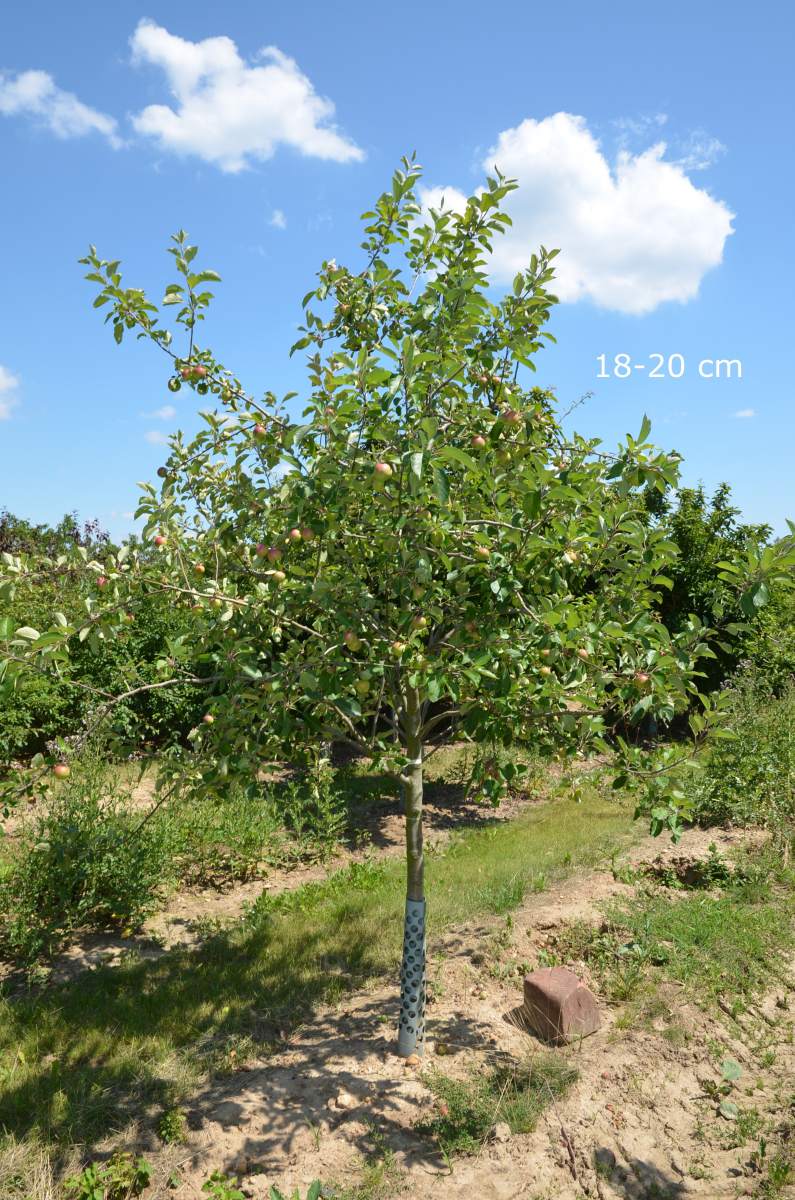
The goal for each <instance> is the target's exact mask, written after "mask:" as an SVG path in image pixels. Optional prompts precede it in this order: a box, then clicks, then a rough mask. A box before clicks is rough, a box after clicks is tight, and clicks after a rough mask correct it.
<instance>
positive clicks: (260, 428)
mask: <svg viewBox="0 0 795 1200" xmlns="http://www.w3.org/2000/svg"><path fill="white" fill-rule="evenodd" d="M267 432H268V431H267V429H266V428H265V426H264V425H255V426H254V437H255V438H264V437H265V434H266V433H267Z"/></svg>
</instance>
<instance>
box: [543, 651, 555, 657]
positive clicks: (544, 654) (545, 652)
mask: <svg viewBox="0 0 795 1200" xmlns="http://www.w3.org/2000/svg"><path fill="white" fill-rule="evenodd" d="M551 653H552V651H551V650H542V651H541V657H542V658H549V656H550V654H551Z"/></svg>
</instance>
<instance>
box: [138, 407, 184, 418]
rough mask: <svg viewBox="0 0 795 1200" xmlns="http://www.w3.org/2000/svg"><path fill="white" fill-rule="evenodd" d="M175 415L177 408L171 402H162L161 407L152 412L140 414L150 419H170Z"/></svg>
mask: <svg viewBox="0 0 795 1200" xmlns="http://www.w3.org/2000/svg"><path fill="white" fill-rule="evenodd" d="M176 415H177V410H176V409H175V408H174V405H173V404H164V405H163V407H162V408H156V409H155V411H154V412H150V413H143V414H142V416H144V417H148V418H149V419H150V420H151V421H171V420H172V419H173V418H174V417H175V416H176Z"/></svg>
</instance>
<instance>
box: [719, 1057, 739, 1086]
mask: <svg viewBox="0 0 795 1200" xmlns="http://www.w3.org/2000/svg"><path fill="white" fill-rule="evenodd" d="M720 1071H721V1075H722V1076H723V1078H724V1079H726V1080H728V1082H730V1083H733V1082H734V1080H735V1079H739V1078H740V1076H741V1075H742V1073H743V1069H742V1067H741V1066H740V1064H739V1063H738V1062H735V1061H734V1059H733V1058H724V1060H723V1062H722V1063H721V1068H720Z"/></svg>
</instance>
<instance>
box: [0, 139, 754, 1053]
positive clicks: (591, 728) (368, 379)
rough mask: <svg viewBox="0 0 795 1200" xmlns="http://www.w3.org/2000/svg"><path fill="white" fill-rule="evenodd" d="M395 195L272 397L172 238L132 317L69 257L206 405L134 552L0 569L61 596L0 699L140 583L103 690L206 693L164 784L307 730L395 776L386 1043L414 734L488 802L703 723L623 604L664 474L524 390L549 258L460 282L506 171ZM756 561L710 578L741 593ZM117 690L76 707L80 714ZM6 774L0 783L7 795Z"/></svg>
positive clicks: (117, 322) (644, 624)
mask: <svg viewBox="0 0 795 1200" xmlns="http://www.w3.org/2000/svg"><path fill="white" fill-rule="evenodd" d="M418 180H419V169H418V167H417V166H416V165H415V163H414V162H413V161H404V163H403V165H402V169H400V170H398V171H397V172H396V173H395V175H394V178H393V180H392V186H391V188H390V190H388V191H387V192H385V193H384V194H383V195H382V196H381V197H380V198H379V199H378V201H377V203H376V205H375V207H374V209H373V210H372V211H371V212H368V213H366V214H365V216H364V225H365V228H364V241H363V243H362V251H363V262H362V264H361V265H360V266H359V267H358V269H356V270H354V269H349V268H347V267H345V266H341V265H338V264H337V263H336V262H334V261H327V262H324V263H323V266H322V269H321V270H320V272H319V275H318V280H317V284H316V286H315V287H314V288H313V289H312V290H311V291H310V292H309V293H308V295H307V296H306V297H305V298H304V302H303V313H304V317H303V325H302V327H301V336H300V338H299V340H298V341H297V343H296V345H295V346H294V347H293V351H294V352H305V354H306V364H307V374H306V388H305V390H304V391H303V393H302V395H301V397H300V403H299V400H298V397H297V396H296V395H294V394H293V395H289V396H285V397H283V398H281V399H279V398H277V397H276V396H275V395H274V394H273V393H271V392H265V393H264V395H259V396H254V395H251V394H250V393H249V392H248V391H246V390H245V388H244V386H243V384H242V382H241V380H240V379H239V378H238V377H237V376H236V375H235V374H234V373H233V371H231V370H230V369H229V368H227V367H226V366H225V365H224V364H223V362H221V361H220V359H219V358H218V357H217V356H216V355H215V353H214V352H213V350H212V349H211V348H210V347H209V345H208V344H207V343H206V342H205V340H204V338H200V336H199V335H200V333H201V330H202V322H203V321H204V318H205V316H206V312H207V309H208V306H209V304H210V302H211V299H212V287H213V285H214V284H215V283H217V282H218V279H219V277H218V276H217V275H216V274H215V273H214V272H212V271H209V270H205V269H203V268H202V267H201V266H199V265H198V264H197V249H196V247H195V246H192V245H191V244H190V243H189V241H188V239H187V237H186V235H185V234H184V233H179V234H177V235H176V236H175V237H174V239H173V244H172V246H171V248H170V253H171V255H172V256H173V268H174V277H173V281H171V282H169V283H168V285H167V286H166V288H165V294H164V296H163V298H162V301H161V303H160V304H159V305H156V304H154V303H153V302H152V301H151V300H150V299H149V298H148V297H147V295H146V294H145V293H144V292H143V291H142V290H140V289H138V288H130V287H127V286H126V285H125V283H124V281H123V280H122V276H121V272H120V268H119V263H118V262H109V261H105V260H102V259H100V258H99V257H98V255H97V253H96V252H95V250H94V249H93V248H92V249H91V251H90V253H89V255H88V256H87V258H86V259H85V260H84V262H85V263H86V265H87V266H88V268H89V270H88V275H87V278H88V279H89V280H90V281H91V282H92V283H93V284H94V285H96V288H97V296H96V299H95V301H94V304H95V306H96V307H98V308H99V309H104V312H105V314H106V320H107V321H108V323H109V324H110V326H111V328H112V330H113V334H114V336H115V338H116V340H117V341H118V342H121V341H122V340H123V338H124V337H125V335H127V334H135V335H136V336H137V337H139V338H142V339H146V340H148V341H150V342H152V343H153V344H154V346H155V347H157V348H158V349H159V350H160V351H162V352H163V354H164V356H165V358H166V361H167V364H168V369H169V376H170V377H169V384H168V386H169V387H170V388H171V389H172V390H175V391H176V390H180V389H181V388H189V389H193V391H194V392H195V393H197V394H199V395H200V396H206V397H207V398H208V400H209V401H211V402H212V407H211V410H209V411H206V412H204V413H203V414H202V425H201V428H200V431H199V432H198V433H197V434H196V435H195V436H194V437H192V438H190V439H185V438H184V437H183V436H182V435H176V436H175V437H174V438H173V439H172V442H171V447H170V454H169V457H168V461H167V463H166V464H165V465H164V466H163V467H162V468H161V469H160V471H159V472H158V475H159V477H160V478H159V481H158V484H157V486H153V485H151V484H147V485H145V486H143V489H142V493H143V494H142V498H141V501H140V506H139V510H138V515H139V516H141V517H142V518H143V519H144V522H145V528H144V541H145V548H144V549H143V550H136V549H133V550H131V551H127V550H126V549H124V548H123V549H122V550H121V551H120V552H118V553H107V554H105V555H102V554H100V555H98V557H97V558H96V559H92V558H90V557H89V556H88V555H87V554H83V555H82V557H81V555H80V552H79V550H78V551H76V552H75V553H74V554H72V555H62V556H60V557H58V558H55V559H53V560H50V561H42V560H38V561H36V562H33V561H29V560H27V559H26V558H25V557H24V556H10V555H9V556H6V558H5V560H4V565H3V567H2V577H0V587H2V588H4V589H5V590H6V593H7V592H8V591H9V590H10V589H14V588H16V589H24V588H26V587H29V586H31V584H35V580H36V578H37V577H40V576H41V573H42V572H44V573H46V574H47V575H48V577H50V578H52V577H55V578H57V577H58V576H59V575H64V576H65V575H66V574H68V575H69V577H70V579H72V580H73V579H75V578H79V579H80V580H81V581H82V586H83V589H84V596H85V605H86V615H85V618H84V619H82V620H81V621H79V622H76V621H74V620H72V619H69V620H67V618H66V617H65V616H64V615H62V614H58V615H56V616H55V617H54V620H53V623H52V626H51V628H49V629H47V630H45V631H39V630H36V629H33V628H30V627H22V628H17V629H11V628H9V627H8V625H7V623H6V625H5V626H3V625H2V624H0V639H2V640H1V641H0V658H2V659H3V666H2V670H3V686H5V687H6V688H10V687H12V686H13V684H14V680H15V679H17V678H19V677H20V676H21V675H22V674H23V673H24V672H26V671H30V670H45V671H50V672H54V673H60V674H63V675H68V673H69V670H70V647H71V646H72V645H74V642H75V640H80V641H87V642H88V643H89V645H91V644H95V645H98V646H99V645H101V643H102V641H103V639H108V638H115V637H118V636H123V633H124V625H125V621H127V620H129V615H130V614H131V613H134V612H135V610H136V607H137V606H138V605H140V604H141V602H142V600H143V598H145V597H146V596H148V595H151V594H152V593H161V594H166V595H168V596H170V597H171V598H172V599H173V603H174V604H175V605H185V606H188V607H189V608H190V609H192V610H193V613H194V618H195V620H194V622H193V624H192V625H191V626H190V630H191V631H192V632H188V633H186V634H184V635H181V636H180V637H178V638H175V639H173V640H172V641H171V642H170V643H169V645H168V646H167V647H166V648H165V649H164V653H163V657H162V661H161V663H160V677H159V679H158V680H157V682H156V683H151V682H149V683H147V684H141V685H137V684H136V681H135V680H131V681H130V688H129V690H128V691H127V692H125V695H128V694H129V693H130V692H133V691H134V690H135V689H136V687H137V686H140V687H168V686H176V685H184V684H185V683H186V682H190V683H193V684H195V685H196V686H197V687H201V688H204V689H206V693H207V699H206V715H205V719H204V721H203V722H202V724H201V726H200V727H199V728H198V729H196V730H194V732H193V735H192V736H191V738H190V741H189V745H188V746H186V747H183V748H175V749H173V750H172V751H171V752H170V753H169V754H168V755H167V756H165V758H164V761H163V764H162V767H163V769H162V774H163V779H164V781H165V782H164V784H163V786H168V785H169V783H172V784H173V783H174V782H175V781H177V780H179V782H180V785H181V786H183V787H190V788H195V789H208V790H211V791H215V792H218V791H219V790H222V789H224V788H226V787H228V786H230V785H231V784H232V783H235V784H236V785H238V786H239V785H240V784H241V782H242V784H243V785H244V786H246V787H248V788H251V789H256V788H257V786H258V779H259V778H260V777H261V773H262V771H263V768H264V767H265V765H266V764H267V763H268V762H269V761H273V760H276V759H278V760H284V759H285V757H287V758H293V759H296V758H299V757H301V756H306V755H307V754H308V753H312V752H314V751H315V750H317V749H318V748H320V747H322V746H324V745H325V744H327V743H328V741H329V740H332V739H333V740H337V741H339V742H342V743H345V744H347V745H348V746H350V747H353V748H354V749H355V750H356V751H357V752H360V754H361V755H362V756H363V759H364V761H365V762H366V763H368V764H369V765H370V766H371V767H372V769H373V770H374V771H378V772H386V773H388V774H389V775H390V776H391V777H392V778H394V779H395V780H397V781H399V784H400V785H401V787H402V789H403V795H404V798H405V829H406V924H405V936H404V954H403V967H402V972H401V979H402V993H401V1001H402V1002H401V1015H400V1028H399V1040H398V1045H399V1051H400V1053H402V1054H404V1055H408V1054H410V1053H412V1052H414V1051H415V1050H416V1049H420V1048H421V1046H422V1039H423V1028H424V988H425V948H424V946H425V943H424V936H425V935H424V929H425V889H424V862H423V834H422V810H423V770H424V764H425V763H426V762H427V760H428V758H429V756H430V755H432V754H433V753H434V750H435V748H436V746H437V745H438V744H439V743H440V740H441V739H443V738H449V736H450V735H451V733H453V734H454V735H455V736H456V737H457V738H459V739H464V740H467V741H469V742H471V743H473V744H474V745H475V746H476V747H477V748H478V753H477V755H476V757H475V765H474V767H473V775H472V787H473V788H475V789H477V790H478V791H479V792H481V793H482V794H484V795H485V797H487V798H489V799H491V800H496V799H498V797H499V795H500V792H501V791H502V789H504V788H505V787H506V786H508V785H510V784H511V782H512V780H514V779H515V778H516V776H517V774H519V772H520V771H521V767H520V766H519V765H518V762H517V759H521V754H520V753H517V752H519V751H521V749H522V747H527V746H539V745H545V746H549V747H551V748H555V749H557V750H559V751H562V752H567V751H570V752H585V751H587V750H588V749H593V748H598V749H600V750H602V751H606V750H610V751H611V752H614V753H617V754H618V755H619V757H620V758H621V759H622V765H621V767H620V772H619V775H620V778H621V779H626V780H629V779H630V777H632V775H633V772H634V773H635V775H637V774H638V772H641V773H642V772H643V770H645V769H646V768H645V767H644V764H643V762H642V761H640V760H639V759H638V755H639V754H640V751H639V749H638V747H637V745H635V744H634V743H633V741H632V739H631V737H629V736H628V734H627V730H629V729H630V728H631V727H632V726H633V725H637V724H638V723H639V722H640V721H641V720H642V719H643V718H644V717H646V716H647V715H650V714H653V715H655V716H656V718H657V720H658V721H660V722H662V723H667V722H670V720H671V719H672V718H673V716H674V714H675V713H676V712H678V711H679V712H682V711H685V710H686V709H688V707H691V706H692V705H694V704H695V706H696V712H695V713H694V716H693V721H694V728H695V730H696V733H697V734H698V735H699V736H700V735H701V733H702V731H703V729H704V728H705V727H706V726H707V725H709V723H710V722H711V721H712V720H713V719H714V716H715V713H714V711H713V710H714V705H713V703H712V702H711V701H710V700H709V699H708V698H704V697H701V698H699V695H698V663H699V660H700V658H701V657H703V656H704V655H708V654H709V653H710V651H709V648H708V644H707V637H706V632H705V630H704V629H703V628H702V627H701V625H700V624H699V622H698V621H697V620H691V621H690V622H688V623H685V624H684V626H683V628H682V629H681V631H680V632H678V633H677V634H676V635H675V636H672V635H671V634H669V632H668V631H667V630H666V628H665V626H664V625H663V624H662V623H661V622H660V621H659V620H656V619H655V618H654V616H653V613H652V609H653V606H654V603H655V602H656V601H657V600H658V599H659V596H660V593H661V591H662V590H663V589H665V588H666V587H668V586H669V580H668V578H667V576H666V567H667V565H668V564H669V563H670V561H671V559H672V556H673V555H674V554H675V549H674V547H673V546H672V545H671V544H670V543H669V542H667V541H666V540H665V537H664V534H663V532H662V531H661V530H660V529H659V528H657V527H656V526H655V524H654V523H653V522H651V523H650V522H649V521H648V520H647V519H646V508H645V505H644V499H643V496H644V489H646V488H647V487H649V486H651V487H654V488H657V489H659V490H660V491H661V492H664V491H666V490H667V489H669V488H671V487H672V486H673V485H674V484H675V482H676V478H677V465H678V459H677V456H676V455H672V454H665V453H662V452H660V451H658V450H657V449H655V448H654V447H653V446H651V445H650V443H649V441H648V437H649V424H648V421H646V420H645V419H644V421H643V424H642V427H641V429H640V432H639V435H638V436H637V437H630V436H627V437H626V439H625V441H624V442H623V443H622V444H621V445H619V446H618V447H617V448H616V449H615V450H614V451H613V452H611V453H608V452H607V451H605V450H604V449H603V448H602V446H601V445H600V443H599V442H598V441H596V440H586V439H584V438H581V437H578V436H576V435H567V434H566V433H565V431H564V429H563V428H562V425H561V422H560V420H559V419H558V417H557V416H556V405H555V400H554V396H553V395H552V394H551V393H550V392H548V391H544V390H542V389H540V388H538V387H536V386H533V383H532V375H531V372H532V371H533V370H534V359H535V357H536V356H537V354H538V353H539V351H540V350H541V349H542V347H543V345H544V343H545V340H546V339H549V338H550V336H551V335H550V334H549V333H548V332H546V330H545V326H546V324H547V321H548V318H549V315H550V311H551V309H552V307H553V305H554V303H555V299H554V296H552V295H551V293H550V291H549V290H548V289H549V285H550V284H551V281H552V277H553V270H552V265H551V264H552V261H553V259H554V255H555V253H556V252H555V251H547V250H545V249H543V248H541V249H540V251H539V252H538V254H534V255H532V257H529V261H528V265H527V267H526V269H524V270H522V271H520V272H519V273H518V274H517V275H516V278H515V279H514V281H513V286H512V287H511V288H509V289H508V290H507V292H506V293H505V294H504V295H502V296H497V295H495V294H494V293H493V291H492V290H491V289H490V287H489V283H488V278H487V267H488V258H489V252H490V248H491V246H492V243H493V240H494V239H495V238H496V237H499V236H500V235H501V234H502V233H503V232H504V229H505V227H506V225H507V224H508V223H509V218H508V217H507V215H506V214H505V213H504V211H503V210H502V202H503V201H504V199H505V197H506V196H507V195H508V193H509V192H510V191H511V189H512V187H513V186H514V185H513V184H512V183H511V182H510V181H508V180H506V179H504V178H503V177H501V176H499V175H496V176H495V177H494V178H489V179H488V180H487V181H486V184H485V186H484V187H483V188H482V189H481V190H480V191H479V192H478V193H477V194H476V195H474V196H472V197H471V198H470V199H469V201H468V203H467V205H466V208H465V210H464V211H463V212H461V213H457V212H451V211H447V210H445V209H444V208H442V209H440V210H438V211H430V212H428V211H424V210H423V208H422V206H421V204H420V202H419V199H418ZM169 310H170V312H171V313H172V314H173V315H174V320H173V322H171V324H170V325H169V324H168V323H166V321H165V317H164V315H163V314H164V313H165V314H166V315H168V314H169ZM298 408H300V409H302V416H301V417H300V418H299V419H295V418H294V417H293V416H291V413H292V412H294V411H295V410H296V409H298ZM775 569H776V566H775V564H774V563H772V562H767V563H766V565H765V567H764V568H762V567H761V566H759V569H758V571H757V573H756V576H755V577H754V578H752V579H750V580H749V579H747V578H745V577H743V579H742V580H741V581H735V582H736V583H737V586H741V587H743V588H746V589H747V588H749V587H750V588H754V587H756V588H758V587H760V586H762V585H763V583H764V579H763V576H765V575H770V574H771V573H772V572H774V571H775ZM37 573H38V576H37ZM2 594H3V593H2V592H0V596H2ZM119 698H120V697H118V696H115V695H107V694H102V695H98V696H97V698H96V706H95V709H94V716H93V726H92V727H98V726H100V725H101V724H102V722H103V721H107V720H108V719H110V718H111V717H112V712H113V706H114V704H115V703H117V702H118V700H119ZM89 732H90V731H89ZM506 750H508V751H512V752H513V756H512V754H510V753H509V754H506V753H505V751H506ZM67 757H68V753H66V752H65V755H64V761H61V762H59V764H58V765H59V766H60V767H61V770H62V773H63V768H64V767H65V766H68V763H67V762H66V758H67ZM51 769H52V764H51V763H47V762H44V761H43V760H42V761H39V762H34V764H33V767H32V770H33V772H34V773H35V772H37V771H38V772H44V771H47V770H51ZM664 777H665V773H664V772H663V771H661V770H660V769H659V767H658V766H654V767H653V768H649V770H648V778H649V780H650V781H652V783H653V786H654V789H655V795H654V799H653V802H652V807H653V820H654V821H655V823H656V825H657V827H658V828H659V827H662V826H663V825H666V824H667V825H670V826H671V827H673V828H676V826H677V824H678V822H679V821H680V819H681V815H682V814H681V798H679V797H677V795H676V793H675V792H671V791H670V790H666V789H665V787H664V786H663V784H662V782H661V781H662V780H663V779H664ZM21 786H28V784H27V783H26V781H25V780H24V779H23V780H22V781H20V780H19V779H12V780H10V781H7V783H6V788H7V792H8V794H9V795H10V793H11V792H12V791H13V789H14V788H17V789H19V787H21Z"/></svg>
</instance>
